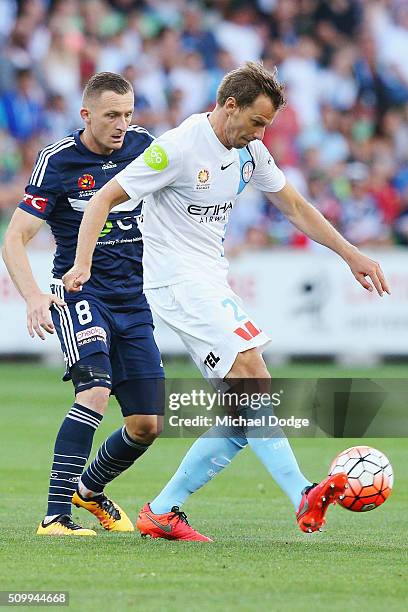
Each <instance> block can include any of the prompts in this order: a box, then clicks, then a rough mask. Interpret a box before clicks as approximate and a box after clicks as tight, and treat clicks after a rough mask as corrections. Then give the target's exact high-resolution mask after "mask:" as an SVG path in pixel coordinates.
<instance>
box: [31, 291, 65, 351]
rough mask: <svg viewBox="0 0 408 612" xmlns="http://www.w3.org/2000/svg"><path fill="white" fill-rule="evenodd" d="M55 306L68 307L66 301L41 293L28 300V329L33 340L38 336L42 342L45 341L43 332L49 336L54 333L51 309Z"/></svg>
mask: <svg viewBox="0 0 408 612" xmlns="http://www.w3.org/2000/svg"><path fill="white" fill-rule="evenodd" d="M53 304H56V305H57V306H66V304H65V302H64V300H62V299H61V298H59V297H57V296H56V295H51V294H50V293H40V294H38V295H36V296H34V297H32V298H30V299H28V300H27V329H28V333H29V334H30V336H31V338H34V337H35V334H37V336H38V337H39V338H41V340H45V335H44V332H43V330H44V331H46V332H48V333H49V334H53V333H54V325H53V323H52V319H51V315H50V308H51V306H52V305H53ZM34 332H35V333H34Z"/></svg>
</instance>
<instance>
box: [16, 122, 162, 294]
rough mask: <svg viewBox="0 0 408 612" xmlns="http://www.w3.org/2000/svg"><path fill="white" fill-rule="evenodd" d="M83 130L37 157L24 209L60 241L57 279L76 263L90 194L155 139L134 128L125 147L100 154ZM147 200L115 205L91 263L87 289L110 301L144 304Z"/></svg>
mask: <svg viewBox="0 0 408 612" xmlns="http://www.w3.org/2000/svg"><path fill="white" fill-rule="evenodd" d="M81 131H82V130H77V131H76V132H74V133H73V134H71V135H69V136H67V137H66V138H63V139H62V140H60V141H58V142H56V143H54V144H52V145H49V146H48V147H45V148H44V149H43V150H42V151H40V153H39V154H38V157H37V161H36V164H35V166H34V170H33V173H32V175H31V177H30V183H29V185H27V188H26V193H25V195H24V199H23V201H22V202H20V204H19V208H21V209H22V210H25V211H26V212H28V213H30V214H32V215H35V216H36V217H39V218H40V219H45V221H46V222H47V223H48V225H49V226H50V228H51V231H52V234H53V236H54V238H55V242H56V251H55V256H54V267H53V270H52V273H53V277H54V278H62V276H63V275H64V274H65V272H67V271H68V270H69V269H70V268H71V267H72V265H73V263H74V259H75V252H76V246H77V239H78V231H79V226H80V223H81V220H82V216H83V213H84V211H85V208H86V206H87V203H88V201H89V199H90V198H91V196H93V195H94V194H95V193H96V192H97V191H98V190H99V189H100V188H101V187H103V185H105V183H107V182H108V181H109V180H110V179H111V178H112V177H114V176H115V174H117V173H118V172H120V170H122V169H123V168H124V167H125V166H127V165H128V164H129V163H130V162H131V161H132V160H133V159H135V157H138V155H140V154H141V153H143V151H144V150H145V149H146V148H147V147H148V146H149V144H150V143H151V141H152V140H153V137H152V136H151V134H149V133H148V132H147V131H146V130H145V129H144V128H141V127H138V126H130V127H129V128H128V130H127V132H126V135H125V139H124V142H123V145H122V147H121V149H119V150H117V151H113V152H112V153H111V154H110V155H98V154H97V153H93V152H92V151H90V150H89V149H87V148H86V147H85V146H84V144H83V143H82V141H81V139H80V134H81ZM141 208H142V202H140V201H135V200H128V201H127V202H124V203H123V204H119V205H118V206H115V207H114V208H113V209H112V211H111V212H110V214H109V217H108V219H107V221H106V224H105V227H104V228H103V230H102V232H101V234H100V236H99V239H98V242H97V245H96V249H95V253H94V256H93V261H92V276H91V278H90V280H89V281H88V282H87V283H86V285H85V287H84V289H86V291H90V292H92V293H93V294H95V295H96V296H98V297H101V298H104V299H108V300H121V301H123V300H129V299H133V300H134V298H136V297H138V296H139V297H140V298H141V300H144V296H143V297H142V293H143V270H142V256H143V243H142V236H141V233H140V230H139V227H138V217H139V216H140V214H141Z"/></svg>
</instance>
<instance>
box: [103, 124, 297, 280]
mask: <svg viewBox="0 0 408 612" xmlns="http://www.w3.org/2000/svg"><path fill="white" fill-rule="evenodd" d="M115 179H116V180H117V181H118V183H119V184H120V185H121V186H122V188H123V189H124V190H125V191H126V193H127V194H128V195H129V197H130V198H133V199H136V200H141V199H143V198H145V197H146V196H147V195H149V194H152V197H151V198H147V201H146V204H145V206H144V214H143V223H142V228H141V229H142V233H143V243H144V256H143V268H144V286H145V288H146V289H152V288H155V287H163V286H166V285H173V284H175V283H178V282H181V281H183V280H188V279H191V278H195V279H196V278H197V277H200V278H211V279H212V280H214V281H219V280H221V281H223V282H225V280H226V275H227V271H228V262H227V260H226V258H225V257H224V248H223V241H224V236H225V231H226V226H227V223H228V219H229V215H230V213H231V210H232V208H233V207H234V203H235V200H236V198H237V196H238V195H239V194H240V193H242V191H243V190H244V188H245V187H246V185H247V184H248V183H249V181H251V182H252V184H254V185H255V187H257V188H258V189H260V190H262V191H266V192H274V191H279V190H280V189H282V188H283V187H284V185H285V176H284V174H283V172H282V171H281V170H280V169H279V168H278V167H277V166H276V164H275V162H274V160H273V159H272V157H271V155H270V153H269V151H268V150H267V148H266V147H265V145H264V144H263V143H262V142H260V141H253V142H251V143H250V144H249V145H248V146H247V147H245V148H243V149H227V148H226V147H224V145H223V144H222V143H221V142H220V141H219V139H218V138H217V136H216V135H215V132H214V130H213V128H212V126H211V124H210V122H209V120H208V116H207V114H205V113H203V114H199V115H192V116H191V117H189V118H188V119H186V120H185V121H184V122H183V123H182V124H181V125H180V126H179V127H177V128H175V129H173V130H170V131H168V132H166V133H165V134H163V135H162V136H160V137H159V138H157V139H156V140H155V141H154V142H153V143H152V144H151V145H150V147H149V148H148V149H146V150H145V152H144V153H143V155H140V157H138V158H137V159H135V160H134V161H133V162H131V163H130V164H129V165H128V166H127V167H126V168H125V169H124V170H122V171H121V172H119V173H118V174H117V175H116V176H115Z"/></svg>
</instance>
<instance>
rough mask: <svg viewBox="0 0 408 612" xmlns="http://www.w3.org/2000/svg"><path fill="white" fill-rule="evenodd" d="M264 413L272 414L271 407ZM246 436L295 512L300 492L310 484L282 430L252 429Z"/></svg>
mask: <svg viewBox="0 0 408 612" xmlns="http://www.w3.org/2000/svg"><path fill="white" fill-rule="evenodd" d="M265 413H267V414H273V412H272V407H270V408H268V409H267V410H266V411H265ZM247 416H249V415H248V414H247ZM251 434H252V435H251ZM254 434H255V435H254ZM256 434H258V436H257V437H255V436H256ZM246 435H247V440H248V444H249V446H250V447H251V448H252V450H253V451H254V453H255V454H256V456H257V457H258V458H259V459H260V460H261V461H262V463H263V464H264V466H265V467H266V469H267V470H268V472H269V473H270V475H271V476H272V478H273V479H274V480H275V482H276V484H278V485H279V486H280V488H281V489H282V491H284V493H286V495H287V496H288V497H289V499H290V500H291V502H292V504H293V505H294V507H295V509H296V510H297V509H298V507H299V504H300V500H301V498H302V490H303V489H304V488H305V487H307V486H309V485H311V484H312V483H311V482H310V481H309V480H307V478H305V477H304V475H303V474H302V472H301V471H300V468H299V465H298V462H297V460H296V457H295V455H294V453H293V451H292V448H291V446H290V444H289V440H288V439H287V438H286V436H285V434H284V432H283V430H282V428H281V427H279V426H276V427H273V428H272V427H271V428H268V430H267V431H265V428H262V430H261V431H260V430H259V429H258V431H256V430H254V429H252V430H247V431H246Z"/></svg>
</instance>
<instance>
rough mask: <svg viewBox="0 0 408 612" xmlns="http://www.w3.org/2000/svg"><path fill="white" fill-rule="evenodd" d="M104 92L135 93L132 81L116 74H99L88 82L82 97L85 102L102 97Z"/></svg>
mask: <svg viewBox="0 0 408 612" xmlns="http://www.w3.org/2000/svg"><path fill="white" fill-rule="evenodd" d="M104 91H113V92H114V93H117V94H120V95H123V94H126V93H128V92H129V91H133V87H132V84H131V83H130V81H128V80H127V79H125V78H124V77H123V76H121V75H120V74H116V73H115V72H97V73H96V74H94V75H93V76H91V78H90V79H89V81H88V82H87V84H86V85H85V89H84V94H83V96H82V99H83V101H84V102H85V101H86V100H89V98H93V97H95V96H100V95H101V94H102V93H103V92H104Z"/></svg>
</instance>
